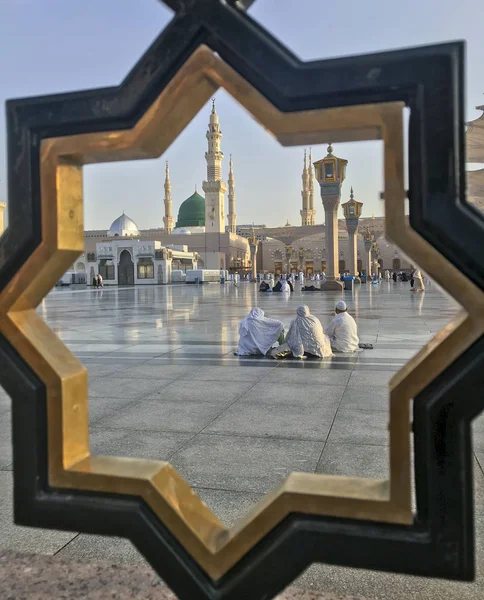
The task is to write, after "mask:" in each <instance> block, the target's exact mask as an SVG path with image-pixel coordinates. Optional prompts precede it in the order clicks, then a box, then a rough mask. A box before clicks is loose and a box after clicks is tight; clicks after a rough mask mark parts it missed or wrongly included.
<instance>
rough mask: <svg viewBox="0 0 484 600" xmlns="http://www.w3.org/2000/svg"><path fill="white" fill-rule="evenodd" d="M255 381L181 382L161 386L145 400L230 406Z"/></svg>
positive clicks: (191, 380)
mask: <svg viewBox="0 0 484 600" xmlns="http://www.w3.org/2000/svg"><path fill="white" fill-rule="evenodd" d="M255 384H256V382H254V381H245V380H243V381H197V380H193V379H190V380H179V381H171V382H169V383H168V382H167V383H166V385H159V386H158V389H156V390H154V391H152V392H151V393H149V394H147V395H146V396H145V397H144V398H143V399H144V400H163V401H165V400H167V401H172V402H175V401H176V402H179V403H180V404H182V403H184V402H195V401H200V402H205V401H209V402H219V403H221V404H224V405H226V404H230V403H231V402H233V401H234V400H235V399H236V398H239V397H240V396H242V394H244V393H245V392H246V391H248V390H249V389H250V388H252V387H253V386H254V385H255Z"/></svg>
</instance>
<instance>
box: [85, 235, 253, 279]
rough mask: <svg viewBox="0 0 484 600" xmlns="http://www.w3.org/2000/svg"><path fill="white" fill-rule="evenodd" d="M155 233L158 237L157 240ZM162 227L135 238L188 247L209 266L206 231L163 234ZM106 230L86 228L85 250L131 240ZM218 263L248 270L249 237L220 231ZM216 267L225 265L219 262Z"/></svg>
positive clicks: (141, 240)
mask: <svg viewBox="0 0 484 600" xmlns="http://www.w3.org/2000/svg"><path fill="white" fill-rule="evenodd" d="M154 232H156V240H155V239H154V237H155V234H154ZM162 232H163V230H147V231H140V232H139V236H137V237H136V238H135V240H134V239H133V241H135V242H136V243H139V242H151V243H153V242H155V241H156V242H159V243H160V244H161V245H162V246H183V245H185V246H187V247H188V251H189V252H198V254H199V255H200V259H201V263H200V266H201V267H204V268H207V265H208V262H210V258H211V257H210V256H209V255H208V251H210V250H209V249H208V248H207V238H206V235H205V233H192V234H191V235H187V234H176V233H172V234H170V235H163V233H162ZM106 234H107V231H87V232H86V234H85V238H84V243H85V253H86V254H87V255H96V246H97V245H99V244H101V243H106V244H107V243H108V242H111V243H118V244H119V243H129V238H128V239H125V238H121V237H109V236H108V235H106ZM216 251H217V252H218V255H217V264H218V263H221V262H223V263H224V266H223V268H226V269H228V270H231V269H233V270H237V269H241V270H243V269H248V268H249V261H250V248H249V242H248V241H247V239H245V238H243V237H241V236H239V235H236V234H232V233H221V234H219V235H218V237H217V248H216ZM217 268H222V267H220V265H219V266H218V267H217Z"/></svg>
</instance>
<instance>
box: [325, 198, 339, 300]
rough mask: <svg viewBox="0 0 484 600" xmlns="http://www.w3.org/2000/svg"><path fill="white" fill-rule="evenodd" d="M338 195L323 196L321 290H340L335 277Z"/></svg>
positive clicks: (336, 272) (336, 269) (337, 265)
mask: <svg viewBox="0 0 484 600" xmlns="http://www.w3.org/2000/svg"><path fill="white" fill-rule="evenodd" d="M339 200H340V196H339V194H338V195H334V196H333V195H331V196H330V195H326V196H324V197H323V206H324V216H325V227H324V234H325V241H326V281H325V282H324V283H323V284H321V289H322V290H336V291H340V290H341V288H342V287H343V286H342V284H341V282H340V281H338V280H337V279H335V277H336V275H337V274H338V272H339V263H338V261H339V252H338V206H339Z"/></svg>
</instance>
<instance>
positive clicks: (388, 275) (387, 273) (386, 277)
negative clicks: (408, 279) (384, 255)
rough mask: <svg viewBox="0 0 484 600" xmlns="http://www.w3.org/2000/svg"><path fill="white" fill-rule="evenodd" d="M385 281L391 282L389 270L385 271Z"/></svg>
mask: <svg viewBox="0 0 484 600" xmlns="http://www.w3.org/2000/svg"><path fill="white" fill-rule="evenodd" d="M385 281H390V271H389V270H388V269H387V270H386V271H385Z"/></svg>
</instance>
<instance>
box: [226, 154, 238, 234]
mask: <svg viewBox="0 0 484 600" xmlns="http://www.w3.org/2000/svg"><path fill="white" fill-rule="evenodd" d="M233 167H234V165H233V163H232V155H230V162H229V214H228V220H229V232H230V233H236V229H237V225H236V218H237V215H236V214H235V178H234V168H233Z"/></svg>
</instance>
